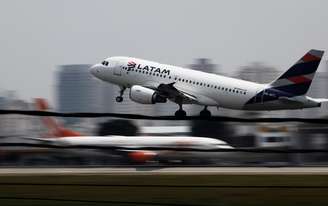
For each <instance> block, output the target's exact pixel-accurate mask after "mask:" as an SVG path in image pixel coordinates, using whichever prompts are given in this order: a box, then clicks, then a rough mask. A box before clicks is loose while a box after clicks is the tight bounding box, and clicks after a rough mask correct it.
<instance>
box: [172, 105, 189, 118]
mask: <svg viewBox="0 0 328 206" xmlns="http://www.w3.org/2000/svg"><path fill="white" fill-rule="evenodd" d="M174 115H175V116H176V117H185V116H187V113H186V111H184V110H183V109H182V104H179V110H177V111H176V112H175V114H174Z"/></svg>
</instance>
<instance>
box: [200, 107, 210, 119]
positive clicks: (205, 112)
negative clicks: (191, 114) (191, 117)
mask: <svg viewBox="0 0 328 206" xmlns="http://www.w3.org/2000/svg"><path fill="white" fill-rule="evenodd" d="M199 116H201V117H210V116H212V114H211V112H210V111H209V110H207V109H204V110H202V111H201V112H200V113H199Z"/></svg>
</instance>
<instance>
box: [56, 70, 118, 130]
mask: <svg viewBox="0 0 328 206" xmlns="http://www.w3.org/2000/svg"><path fill="white" fill-rule="evenodd" d="M90 66H91V65H89V64H71V65H60V66H58V72H57V76H56V97H57V98H56V100H57V110H58V111H60V112H113V111H114V110H113V101H112V100H110V101H109V100H108V99H112V97H113V96H114V93H113V87H112V86H111V85H108V84H106V83H104V82H101V81H99V80H97V79H95V78H93V77H92V75H91V74H90V72H89V68H90ZM65 121H66V123H68V124H75V123H79V122H81V121H82V118H65Z"/></svg>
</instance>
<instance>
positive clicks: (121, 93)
mask: <svg viewBox="0 0 328 206" xmlns="http://www.w3.org/2000/svg"><path fill="white" fill-rule="evenodd" d="M125 89H126V87H122V88H121V90H120V96H117V97H116V98H115V100H116V102H123V94H124V91H125Z"/></svg>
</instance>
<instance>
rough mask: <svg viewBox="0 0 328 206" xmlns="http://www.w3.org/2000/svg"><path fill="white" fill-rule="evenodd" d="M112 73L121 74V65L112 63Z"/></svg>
mask: <svg viewBox="0 0 328 206" xmlns="http://www.w3.org/2000/svg"><path fill="white" fill-rule="evenodd" d="M113 73H114V75H116V76H122V67H121V66H120V65H119V64H118V63H115V64H114V65H113Z"/></svg>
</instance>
